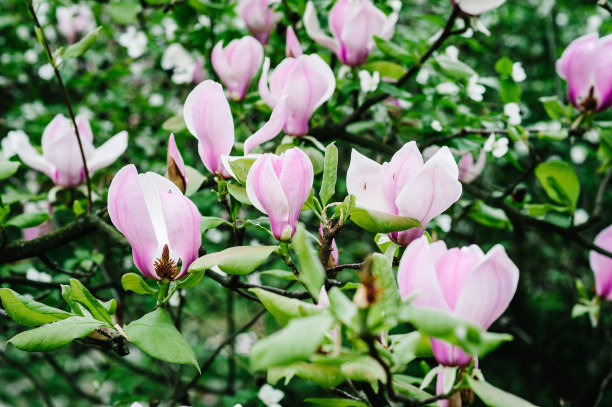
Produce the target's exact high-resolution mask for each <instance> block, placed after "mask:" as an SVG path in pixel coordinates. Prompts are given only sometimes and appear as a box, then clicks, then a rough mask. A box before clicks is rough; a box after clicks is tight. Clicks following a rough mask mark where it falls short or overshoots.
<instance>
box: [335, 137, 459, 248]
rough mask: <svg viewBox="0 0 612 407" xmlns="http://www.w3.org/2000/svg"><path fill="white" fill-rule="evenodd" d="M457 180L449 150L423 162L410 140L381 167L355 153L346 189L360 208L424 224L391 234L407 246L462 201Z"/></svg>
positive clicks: (391, 236)
mask: <svg viewBox="0 0 612 407" xmlns="http://www.w3.org/2000/svg"><path fill="white" fill-rule="evenodd" d="M458 177H459V169H458V168H457V163H456V162H455V159H454V158H453V155H452V154H451V152H450V150H449V149H448V147H442V148H441V149H440V150H438V151H437V152H436V153H435V154H434V155H433V156H432V157H431V158H430V159H429V160H428V161H427V162H425V163H424V162H423V157H422V155H421V153H420V151H419V149H418V147H417V145H416V143H415V142H414V141H411V142H409V143H406V144H405V145H404V146H403V147H402V148H401V149H400V150H399V151H398V152H396V153H395V154H394V155H393V158H392V159H391V161H390V162H386V163H383V164H382V165H381V164H378V163H377V162H376V161H373V160H371V159H369V158H367V157H365V156H364V155H362V154H360V153H358V152H357V151H355V150H353V152H352V154H351V162H350V165H349V169H348V173H347V175H346V188H347V190H348V192H349V194H353V195H355V198H356V204H357V205H359V206H361V207H364V208H368V209H373V210H376V211H380V212H385V213H390V214H393V215H400V216H407V217H410V218H413V219H416V220H418V221H419V222H421V226H422V227H423V228H416V227H415V228H412V229H408V230H405V231H402V232H394V233H391V234H390V235H389V237H390V238H391V239H392V240H393V241H395V242H397V243H399V244H402V245H404V246H406V245H408V244H409V243H410V242H411V241H413V240H414V239H416V238H418V237H420V236H421V235H422V234H423V232H424V228H425V226H426V225H427V223H428V222H429V221H430V220H431V219H433V218H434V217H435V216H437V215H439V214H441V213H442V212H444V211H445V210H447V209H448V208H449V207H450V206H451V205H452V204H453V203H455V202H456V201H457V200H458V199H459V197H460V196H461V191H462V187H461V183H460V182H459V180H458Z"/></svg>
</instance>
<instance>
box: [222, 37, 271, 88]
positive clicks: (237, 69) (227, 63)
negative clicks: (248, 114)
mask: <svg viewBox="0 0 612 407" xmlns="http://www.w3.org/2000/svg"><path fill="white" fill-rule="evenodd" d="M263 54H264V51H263V47H262V46H261V44H260V43H259V42H258V41H257V40H256V39H255V38H253V37H249V36H246V37H243V38H241V39H239V40H232V41H231V42H230V43H229V44H227V46H226V47H225V48H223V41H219V42H218V43H217V45H215V48H214V49H213V51H212V56H211V61H212V66H213V69H214V70H215V72H216V73H217V75H219V78H220V79H221V81H222V82H223V84H224V85H225V87H226V88H227V90H228V91H229V94H230V98H232V100H242V99H244V96H245V95H246V92H247V89H248V87H249V83H250V82H251V79H252V78H253V77H254V76H255V74H256V73H257V71H259V67H260V66H261V62H262V61H263Z"/></svg>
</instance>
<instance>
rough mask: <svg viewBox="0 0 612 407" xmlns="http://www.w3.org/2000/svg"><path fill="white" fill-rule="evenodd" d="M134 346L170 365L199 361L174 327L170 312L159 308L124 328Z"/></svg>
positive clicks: (196, 364) (196, 365) (194, 363)
mask: <svg viewBox="0 0 612 407" xmlns="http://www.w3.org/2000/svg"><path fill="white" fill-rule="evenodd" d="M123 330H124V331H125V333H126V334H127V336H128V337H129V338H130V341H131V342H132V343H134V345H136V346H138V348H139V349H140V350H142V351H143V352H145V353H146V354H148V355H149V356H152V357H154V358H156V359H160V360H163V361H166V362H170V363H181V364H192V365H194V366H195V367H196V368H197V369H198V371H199V370H200V367H199V366H198V360H197V359H196V356H195V353H193V349H191V346H189V344H188V343H187V341H185V338H183V335H181V333H180V332H179V331H178V330H177V329H176V328H175V327H174V325H173V324H172V321H171V320H170V316H168V312H167V311H166V310H165V309H163V308H157V309H156V310H155V311H153V312H149V313H148V314H146V315H145V316H143V317H142V318H140V319H138V320H136V321H133V322H131V323H130V324H128V325H126V326H124V327H123Z"/></svg>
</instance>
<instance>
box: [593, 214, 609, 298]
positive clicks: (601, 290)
mask: <svg viewBox="0 0 612 407" xmlns="http://www.w3.org/2000/svg"><path fill="white" fill-rule="evenodd" d="M593 243H594V244H595V245H596V246H599V247H601V248H602V249H605V250H608V251H612V225H611V226H608V227H607V228H605V229H604V230H602V231H601V232H599V234H598V235H597V236H595V241H594V242H593ZM589 260H590V263H591V269H593V273H595V292H596V293H597V295H598V296H600V297H601V298H604V299H606V300H608V301H612V259H611V258H609V257H608V256H606V255H604V254H600V253H597V252H595V251H591V253H590V254H589Z"/></svg>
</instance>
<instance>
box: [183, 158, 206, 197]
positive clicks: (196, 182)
mask: <svg viewBox="0 0 612 407" xmlns="http://www.w3.org/2000/svg"><path fill="white" fill-rule="evenodd" d="M185 177H187V187H186V188H185V196H191V195H193V194H195V193H196V192H198V189H200V186H202V184H203V183H204V181H206V177H205V176H204V175H202V174H201V173H200V171H198V170H196V169H195V168H193V167H190V166H189V165H186V166H185Z"/></svg>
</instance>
